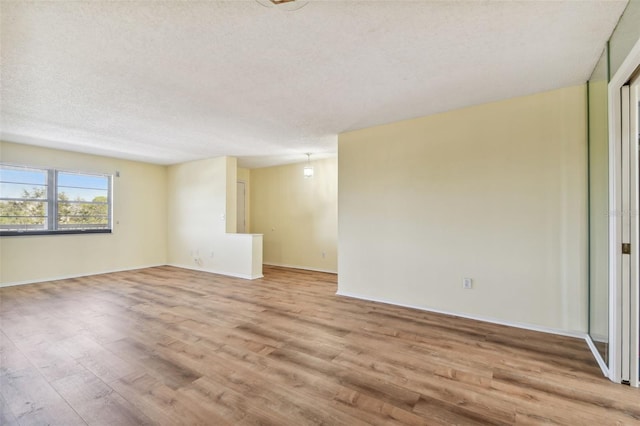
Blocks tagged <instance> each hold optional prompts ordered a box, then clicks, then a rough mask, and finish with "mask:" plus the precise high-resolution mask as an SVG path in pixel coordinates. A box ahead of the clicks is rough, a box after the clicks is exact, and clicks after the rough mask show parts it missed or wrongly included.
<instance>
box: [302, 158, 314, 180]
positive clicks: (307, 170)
mask: <svg viewBox="0 0 640 426" xmlns="http://www.w3.org/2000/svg"><path fill="white" fill-rule="evenodd" d="M312 177H313V166H312V165H311V153H310V152H307V165H306V166H304V178H305V179H311V178H312Z"/></svg>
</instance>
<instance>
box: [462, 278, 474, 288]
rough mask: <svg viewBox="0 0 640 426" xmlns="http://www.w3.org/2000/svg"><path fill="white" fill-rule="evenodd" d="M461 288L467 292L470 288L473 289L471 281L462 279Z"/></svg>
mask: <svg viewBox="0 0 640 426" xmlns="http://www.w3.org/2000/svg"><path fill="white" fill-rule="evenodd" d="M462 288H464V289H466V290H469V289H471V288H473V281H472V280H471V278H463V279H462Z"/></svg>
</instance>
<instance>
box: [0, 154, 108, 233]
mask: <svg viewBox="0 0 640 426" xmlns="http://www.w3.org/2000/svg"><path fill="white" fill-rule="evenodd" d="M0 167H8V168H14V169H25V170H33V171H39V172H44V173H46V177H47V179H46V186H47V187H46V189H47V191H46V194H47V195H46V200H45V199H43V200H36V201H42V202H46V203H47V218H46V225H45V229H35V230H6V231H5V230H1V229H0V237H14V236H27V235H65V234H110V233H112V232H113V175H110V174H105V173H90V172H81V171H70V170H61V169H53V168H42V167H34V166H26V165H18V164H8V163H0ZM60 173H66V174H76V175H81V176H95V177H101V178H107V182H108V185H107V225H106V227H104V228H92V227H86V228H82V227H78V228H74V229H64V228H61V227H59V224H58V204H59V201H58V175H59V174H60ZM5 200H15V199H13V198H9V197H2V194H0V201H5ZM82 204H96V203H95V202H92V201H87V202H83V203H82Z"/></svg>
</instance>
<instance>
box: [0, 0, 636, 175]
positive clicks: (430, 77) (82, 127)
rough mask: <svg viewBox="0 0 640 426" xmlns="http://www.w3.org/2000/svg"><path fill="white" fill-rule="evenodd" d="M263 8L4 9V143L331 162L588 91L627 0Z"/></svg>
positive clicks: (170, 157) (242, 4)
mask: <svg viewBox="0 0 640 426" xmlns="http://www.w3.org/2000/svg"><path fill="white" fill-rule="evenodd" d="M268 5H270V2H269V1H268V0H251V1H198V2H196V1H175V2H151V1H144V2H112V1H87V2H83V1H68V2H66V1H65V2H26V1H16V2H7V1H3V2H2V3H1V4H0V7H1V9H0V14H1V21H0V24H1V28H0V35H1V39H0V40H1V46H0V47H1V51H0V55H1V56H0V59H1V61H2V63H1V66H2V68H1V78H2V86H1V92H0V95H1V98H0V99H1V117H0V119H1V121H0V126H1V127H0V129H1V131H2V134H1V136H2V138H3V140H6V141H11V142H19V143H30V144H35V145H43V146H49V147H54V148H62V149H68V150H73V151H80V152H88V153H95V154H101V155H108V156H115V157H121V158H128V159H134V160H142V161H148V162H153V163H159V164H173V163H178V162H183V161H188V160H194V159H200V158H206V157H215V156H221V155H231V156H236V157H238V158H239V162H240V164H241V165H243V166H245V167H261V166H268V165H274V164H283V163H290V162H299V161H304V160H305V159H306V156H305V155H304V153H305V152H311V153H314V155H313V157H312V159H313V158H321V157H323V156H327V155H335V152H336V149H337V146H336V145H337V134H338V133H340V132H344V131H346V130H353V129H358V128H363V127H367V126H372V125H376V124H383V123H388V122H392V121H397V120H401V119H406V118H413V117H418V116H423V115H428V114H433V113H437V112H442V111H447V110H451V109H455V108H460V107H464V106H469V105H475V104H480V103H484V102H489V101H494V100H498V99H505V98H510V97H515V96H520V95H525V94H530V93H536V92H541V91H545V90H551V89H555V88H559V87H564V86H569V85H575V84H581V83H584V82H585V81H586V80H587V79H588V77H589V74H590V73H591V70H592V69H593V67H594V65H595V63H596V61H597V59H598V57H599V56H600V53H601V51H602V49H603V47H604V43H605V42H606V40H607V39H608V37H609V35H610V34H611V32H612V30H613V28H614V26H615V24H616V22H617V20H618V18H619V16H620V14H621V13H622V11H623V9H624V7H625V6H626V0H624V1H615V0H614V1H587V0H583V1H367V2H365V1H320V0H316V1H314V0H312V1H310V2H307V3H304V2H301V1H298V2H296V3H287V5H288V6H287V7H283V6H285V5H281V6H272V5H271V6H270V7H267V6H268ZM300 6H302V7H301V8H300ZM296 8H298V9H297V10H289V9H296Z"/></svg>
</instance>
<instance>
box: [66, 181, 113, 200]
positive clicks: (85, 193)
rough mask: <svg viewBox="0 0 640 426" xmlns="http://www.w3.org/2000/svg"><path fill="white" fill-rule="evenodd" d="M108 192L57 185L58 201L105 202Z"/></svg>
mask: <svg viewBox="0 0 640 426" xmlns="http://www.w3.org/2000/svg"><path fill="white" fill-rule="evenodd" d="M108 194H109V191H107V190H103V189H85V188H69V187H66V186H60V185H58V201H93V202H101V203H106V202H107V196H108Z"/></svg>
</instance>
